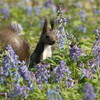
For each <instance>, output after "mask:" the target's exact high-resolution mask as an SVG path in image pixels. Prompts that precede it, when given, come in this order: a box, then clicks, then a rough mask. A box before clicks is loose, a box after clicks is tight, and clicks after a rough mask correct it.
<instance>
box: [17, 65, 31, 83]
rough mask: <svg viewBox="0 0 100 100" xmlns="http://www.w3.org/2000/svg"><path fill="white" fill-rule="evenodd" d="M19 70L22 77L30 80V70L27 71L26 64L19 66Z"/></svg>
mask: <svg viewBox="0 0 100 100" xmlns="http://www.w3.org/2000/svg"><path fill="white" fill-rule="evenodd" d="M19 71H20V75H21V77H23V79H24V80H25V81H27V82H29V81H30V72H29V71H28V68H27V66H26V65H23V66H22V67H20V69H19Z"/></svg>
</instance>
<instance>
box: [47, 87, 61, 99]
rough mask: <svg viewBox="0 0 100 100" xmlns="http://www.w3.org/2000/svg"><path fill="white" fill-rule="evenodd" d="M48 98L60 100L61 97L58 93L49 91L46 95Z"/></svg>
mask: <svg viewBox="0 0 100 100" xmlns="http://www.w3.org/2000/svg"><path fill="white" fill-rule="evenodd" d="M47 96H48V100H62V97H61V95H60V94H59V92H57V91H55V90H53V89H50V90H49V91H48V93H47Z"/></svg>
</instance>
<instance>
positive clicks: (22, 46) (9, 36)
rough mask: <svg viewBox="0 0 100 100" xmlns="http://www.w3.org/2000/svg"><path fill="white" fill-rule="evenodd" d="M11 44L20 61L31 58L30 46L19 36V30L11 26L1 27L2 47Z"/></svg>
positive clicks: (0, 43)
mask: <svg viewBox="0 0 100 100" xmlns="http://www.w3.org/2000/svg"><path fill="white" fill-rule="evenodd" d="M2 44H3V45H7V44H10V45H11V46H12V48H13V49H14V51H15V53H16V54H17V55H18V56H19V60H20V61H23V60H24V61H25V60H27V59H28V58H29V45H28V43H27V42H26V40H23V38H22V37H20V36H18V33H17V30H16V29H14V28H13V27H11V25H8V26H7V25H6V26H0V45H2Z"/></svg>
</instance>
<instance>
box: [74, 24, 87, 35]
mask: <svg viewBox="0 0 100 100" xmlns="http://www.w3.org/2000/svg"><path fill="white" fill-rule="evenodd" d="M75 30H80V31H82V32H83V33H86V31H87V29H86V27H85V26H84V25H79V26H77V27H76V28H75Z"/></svg>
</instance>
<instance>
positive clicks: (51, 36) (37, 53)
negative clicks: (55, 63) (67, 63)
mask: <svg viewBox="0 0 100 100" xmlns="http://www.w3.org/2000/svg"><path fill="white" fill-rule="evenodd" d="M47 24H48V23H47V19H46V18H45V20H44V26H43V29H42V33H41V36H40V39H39V42H38V43H37V46H36V48H35V49H34V51H33V53H32V54H30V53H29V52H30V49H29V45H28V43H27V42H26V41H25V40H23V38H22V37H20V36H19V35H18V30H17V29H16V28H14V27H11V25H10V26H5V27H0V42H1V43H5V44H11V46H12V48H13V49H14V51H15V53H16V54H17V55H18V56H19V60H20V61H23V60H24V61H29V68H32V67H33V66H34V64H38V63H39V62H40V61H41V59H46V58H48V57H51V56H52V50H51V49H52V45H53V44H54V43H55V42H56V31H55V29H54V20H51V21H50V25H51V27H48V25H47Z"/></svg>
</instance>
